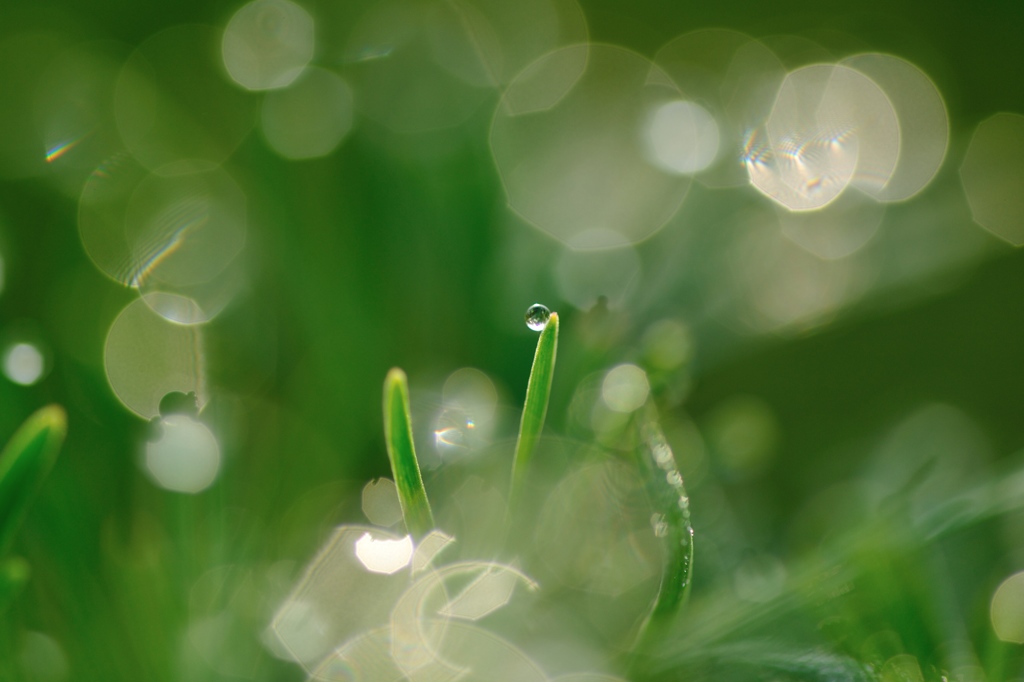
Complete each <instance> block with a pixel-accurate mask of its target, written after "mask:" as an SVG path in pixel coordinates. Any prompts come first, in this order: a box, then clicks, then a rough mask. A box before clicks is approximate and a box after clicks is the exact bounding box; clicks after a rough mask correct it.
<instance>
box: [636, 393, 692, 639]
mask: <svg viewBox="0 0 1024 682" xmlns="http://www.w3.org/2000/svg"><path fill="white" fill-rule="evenodd" d="M645 419H646V423H645V424H644V425H643V426H642V428H641V442H640V447H639V450H640V453H639V457H638V460H639V461H638V465H639V467H640V475H641V477H642V478H643V480H644V486H645V488H646V489H647V496H648V498H649V499H650V501H651V506H652V507H653V509H654V516H653V517H652V519H651V522H652V523H653V524H654V532H655V535H657V536H658V537H659V538H660V539H661V541H662V544H663V546H664V549H665V567H664V571H663V573H662V579H661V585H660V587H659V588H658V595H657V597H655V600H654V604H653V605H652V607H651V612H650V615H649V616H648V619H647V622H646V623H644V625H643V626H642V629H641V630H640V633H639V637H640V640H641V642H642V640H643V639H645V638H646V637H647V636H648V635H649V634H651V631H652V630H653V631H656V632H657V631H660V630H661V629H662V628H663V627H664V626H665V625H667V624H668V623H670V622H671V620H672V618H673V617H674V616H675V614H676V612H677V611H678V610H679V607H680V606H681V605H682V604H683V603H685V601H686V599H687V597H688V596H689V594H690V585H691V583H692V578H693V576H692V571H693V526H692V525H691V523H690V499H689V497H687V495H686V488H685V487H684V485H683V477H682V475H681V474H680V473H679V469H678V468H677V467H676V461H675V456H674V455H673V453H672V448H671V447H669V444H668V441H666V440H665V436H664V434H663V433H662V432H661V427H660V426H658V422H657V418H656V414H655V413H654V409H653V407H651V408H650V409H649V411H648V413H647V416H646V417H645Z"/></svg>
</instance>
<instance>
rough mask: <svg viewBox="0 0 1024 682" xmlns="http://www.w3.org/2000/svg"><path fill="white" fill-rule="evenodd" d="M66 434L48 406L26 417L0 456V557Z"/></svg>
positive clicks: (63, 421)
mask: <svg viewBox="0 0 1024 682" xmlns="http://www.w3.org/2000/svg"><path fill="white" fill-rule="evenodd" d="M66 432H67V416H66V415H65V413H64V409H63V408H62V407H60V406H58V405H50V406H48V407H44V408H43V409H41V410H39V411H38V412H36V413H35V414H33V415H32V416H31V417H29V418H28V419H27V420H26V421H25V423H24V424H22V426H21V428H19V429H18V430H17V431H16V432H15V433H14V435H13V436H12V437H11V440H10V441H9V442H8V443H7V447H5V448H4V450H3V452H2V453H0V556H2V555H3V554H4V553H5V552H6V551H7V549H8V547H9V545H10V543H11V541H12V540H13V538H14V534H15V532H16V531H17V529H18V526H19V525H21V521H22V520H23V518H24V516H25V513H26V511H27V509H28V506H29V503H30V502H31V501H32V498H34V497H35V496H36V494H37V493H38V492H39V489H40V488H41V487H42V485H43V480H44V479H45V478H46V475H47V474H48V473H50V469H52V468H53V464H54V462H56V461H57V453H58V452H60V446H61V443H63V442H64V435H65V433H66Z"/></svg>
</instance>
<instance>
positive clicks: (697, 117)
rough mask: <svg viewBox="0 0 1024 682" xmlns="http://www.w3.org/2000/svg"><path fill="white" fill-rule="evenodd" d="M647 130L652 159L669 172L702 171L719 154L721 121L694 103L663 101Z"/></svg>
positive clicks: (648, 146) (685, 173)
mask: <svg viewBox="0 0 1024 682" xmlns="http://www.w3.org/2000/svg"><path fill="white" fill-rule="evenodd" d="M646 133H647V134H646V140H645V142H646V143H647V150H648V154H649V156H650V159H651V162H652V163H653V164H654V165H656V166H658V167H659V168H661V169H662V170H666V171H668V172H669V173H677V174H680V175H692V174H694V173H699V172H701V171H702V170H704V169H706V168H707V167H709V166H710V165H711V164H712V163H714V162H715V159H716V158H717V156H718V145H719V133H718V124H717V123H715V119H714V118H712V117H711V114H709V113H708V112H707V110H706V109H704V108H703V107H702V106H700V105H699V104H696V103H694V102H687V101H685V100H674V101H672V102H668V103H667V104H662V105H661V106H660V107H658V108H657V109H656V110H655V111H654V114H653V115H652V116H651V121H650V123H649V125H648V126H647V131H646Z"/></svg>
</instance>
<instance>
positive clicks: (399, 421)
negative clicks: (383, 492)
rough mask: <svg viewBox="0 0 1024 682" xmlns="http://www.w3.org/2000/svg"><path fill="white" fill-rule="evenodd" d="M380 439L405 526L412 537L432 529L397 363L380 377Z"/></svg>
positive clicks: (406, 392)
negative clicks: (383, 446)
mask: <svg viewBox="0 0 1024 682" xmlns="http://www.w3.org/2000/svg"><path fill="white" fill-rule="evenodd" d="M384 439H385V440H386V441H387V447H388V459H390V460H391V472H392V474H393V475H394V477H395V485H396V486H397V487H398V500H399V502H401V504H402V515H403V516H404V517H405V527H406V529H408V531H409V533H411V534H412V535H413V536H414V537H416V538H421V537H423V536H425V535H426V534H427V533H429V532H430V531H432V530H434V515H433V514H432V513H431V511H430V502H428V501H427V491H426V490H424V489H423V477H422V476H421V475H420V464H419V461H417V459H416V448H415V447H414V446H413V441H412V421H411V420H410V418H409V384H408V381H407V380H406V378H405V372H403V371H402V370H400V369H398V368H397V367H395V368H394V369H392V370H391V371H390V372H388V376H387V378H386V379H384Z"/></svg>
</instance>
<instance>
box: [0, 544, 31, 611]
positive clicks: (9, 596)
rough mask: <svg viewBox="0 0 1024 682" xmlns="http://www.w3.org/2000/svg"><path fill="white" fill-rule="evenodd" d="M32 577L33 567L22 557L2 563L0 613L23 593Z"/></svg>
mask: <svg viewBox="0 0 1024 682" xmlns="http://www.w3.org/2000/svg"><path fill="white" fill-rule="evenodd" d="M31 575H32V570H31V567H30V566H29V565H28V562H27V561H25V560H24V559H22V558H21V557H18V556H15V557H10V558H9V559H5V560H3V561H0V613H3V612H4V609H6V608H7V605H8V604H10V603H11V602H12V601H14V599H15V597H17V596H18V594H19V593H21V590H22V588H24V587H25V584H26V583H27V582H28V579H29V577H30V576H31Z"/></svg>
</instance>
